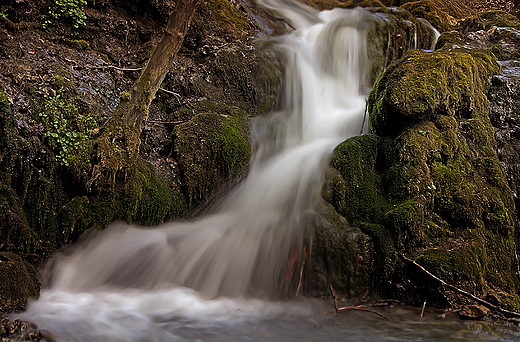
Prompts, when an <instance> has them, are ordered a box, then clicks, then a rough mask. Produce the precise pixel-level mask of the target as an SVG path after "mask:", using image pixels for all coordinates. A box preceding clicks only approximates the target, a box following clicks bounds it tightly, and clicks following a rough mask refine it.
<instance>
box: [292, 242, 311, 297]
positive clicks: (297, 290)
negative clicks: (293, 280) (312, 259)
mask: <svg viewBox="0 0 520 342" xmlns="http://www.w3.org/2000/svg"><path fill="white" fill-rule="evenodd" d="M307 257H308V256H307V247H303V261H302V268H301V269H300V280H299V281H298V288H297V289H296V296H295V298H298V294H299V293H300V288H301V287H302V278H303V268H304V267H305V262H306V261H307Z"/></svg>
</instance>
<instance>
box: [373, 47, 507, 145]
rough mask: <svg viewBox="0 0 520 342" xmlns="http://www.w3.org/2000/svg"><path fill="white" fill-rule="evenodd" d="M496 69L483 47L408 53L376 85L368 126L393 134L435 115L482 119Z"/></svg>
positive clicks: (383, 133) (377, 130)
mask: <svg viewBox="0 0 520 342" xmlns="http://www.w3.org/2000/svg"><path fill="white" fill-rule="evenodd" d="M497 71H498V64H497V63H496V59H495V57H494V56H493V55H492V54H490V53H486V52H481V53H478V52H473V53H468V52H443V51H435V52H433V53H430V52H425V51H412V52H409V53H408V54H407V55H406V57H405V58H404V59H403V60H402V61H401V62H400V63H398V64H394V65H392V66H390V67H389V68H388V70H387V72H386V73H385V74H384V75H383V76H382V77H381V78H380V79H379V80H378V81H377V82H376V84H375V85H374V88H373V91H372V92H371V95H370V98H369V106H370V113H371V117H370V123H371V126H372V129H373V130H374V132H375V133H376V134H379V135H382V136H387V135H394V136H395V135H397V134H399V133H400V132H402V130H403V129H404V128H407V127H410V126H413V125H414V124H416V123H419V122H421V121H424V120H429V121H435V118H436V117H437V116H439V115H446V116H449V117H453V116H457V117H458V118H467V119H471V118H476V119H482V117H485V116H486V115H487V104H488V102H487V99H486V94H485V86H486V85H487V82H488V78H489V77H490V76H491V74H492V73H494V72H497Z"/></svg>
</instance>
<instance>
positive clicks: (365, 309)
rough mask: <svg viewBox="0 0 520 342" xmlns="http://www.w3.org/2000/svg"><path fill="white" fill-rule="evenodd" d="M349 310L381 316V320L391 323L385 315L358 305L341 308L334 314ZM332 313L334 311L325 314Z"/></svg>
mask: <svg viewBox="0 0 520 342" xmlns="http://www.w3.org/2000/svg"><path fill="white" fill-rule="evenodd" d="M349 310H358V311H366V312H371V313H373V314H376V315H378V316H381V317H383V318H385V319H387V320H389V321H392V319H391V318H390V317H388V316H385V315H383V314H382V313H380V312H377V311H375V310H370V309H367V308H366V307H365V306H364V305H358V306H344V307H342V308H339V309H337V312H336V314H337V315H339V313H340V312H343V311H349ZM333 312H334V311H327V312H325V314H331V313H333Z"/></svg>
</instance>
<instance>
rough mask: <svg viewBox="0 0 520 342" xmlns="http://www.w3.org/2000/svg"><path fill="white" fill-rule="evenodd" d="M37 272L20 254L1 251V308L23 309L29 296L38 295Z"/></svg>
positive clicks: (6, 309) (7, 309)
mask: <svg viewBox="0 0 520 342" xmlns="http://www.w3.org/2000/svg"><path fill="white" fill-rule="evenodd" d="M27 267H29V270H28V269H27ZM35 273H36V272H35V271H34V268H32V266H31V265H28V264H26V263H24V262H23V261H22V259H21V258H20V257H19V256H18V255H16V254H13V253H8V252H0V310H2V311H11V310H14V309H21V308H23V307H24V305H25V304H26V303H27V299H28V298H29V297H36V296H38V290H39V282H38V279H37V278H35V277H34V276H35Z"/></svg>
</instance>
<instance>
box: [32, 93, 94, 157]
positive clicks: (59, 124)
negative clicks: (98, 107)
mask: <svg viewBox="0 0 520 342" xmlns="http://www.w3.org/2000/svg"><path fill="white" fill-rule="evenodd" d="M62 89H63V88H62ZM62 89H60V90H59V91H58V94H57V95H56V96H54V97H51V98H49V99H48V100H47V101H46V102H45V105H44V108H43V111H42V112H41V113H40V114H39V116H40V118H41V120H42V124H43V125H44V127H45V133H44V136H45V138H46V139H47V142H48V144H49V146H50V147H51V148H52V149H53V150H54V151H55V153H56V159H57V160H58V161H59V162H60V164H61V165H63V166H69V165H71V164H72V163H80V162H82V161H85V152H86V151H87V147H88V140H89V137H90V135H91V133H92V130H93V129H94V127H95V119H94V117H92V116H91V115H81V114H80V113H79V111H78V108H77V106H76V104H75V101H74V100H73V99H71V98H67V96H66V95H65V92H64V91H63V90H62Z"/></svg>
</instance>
